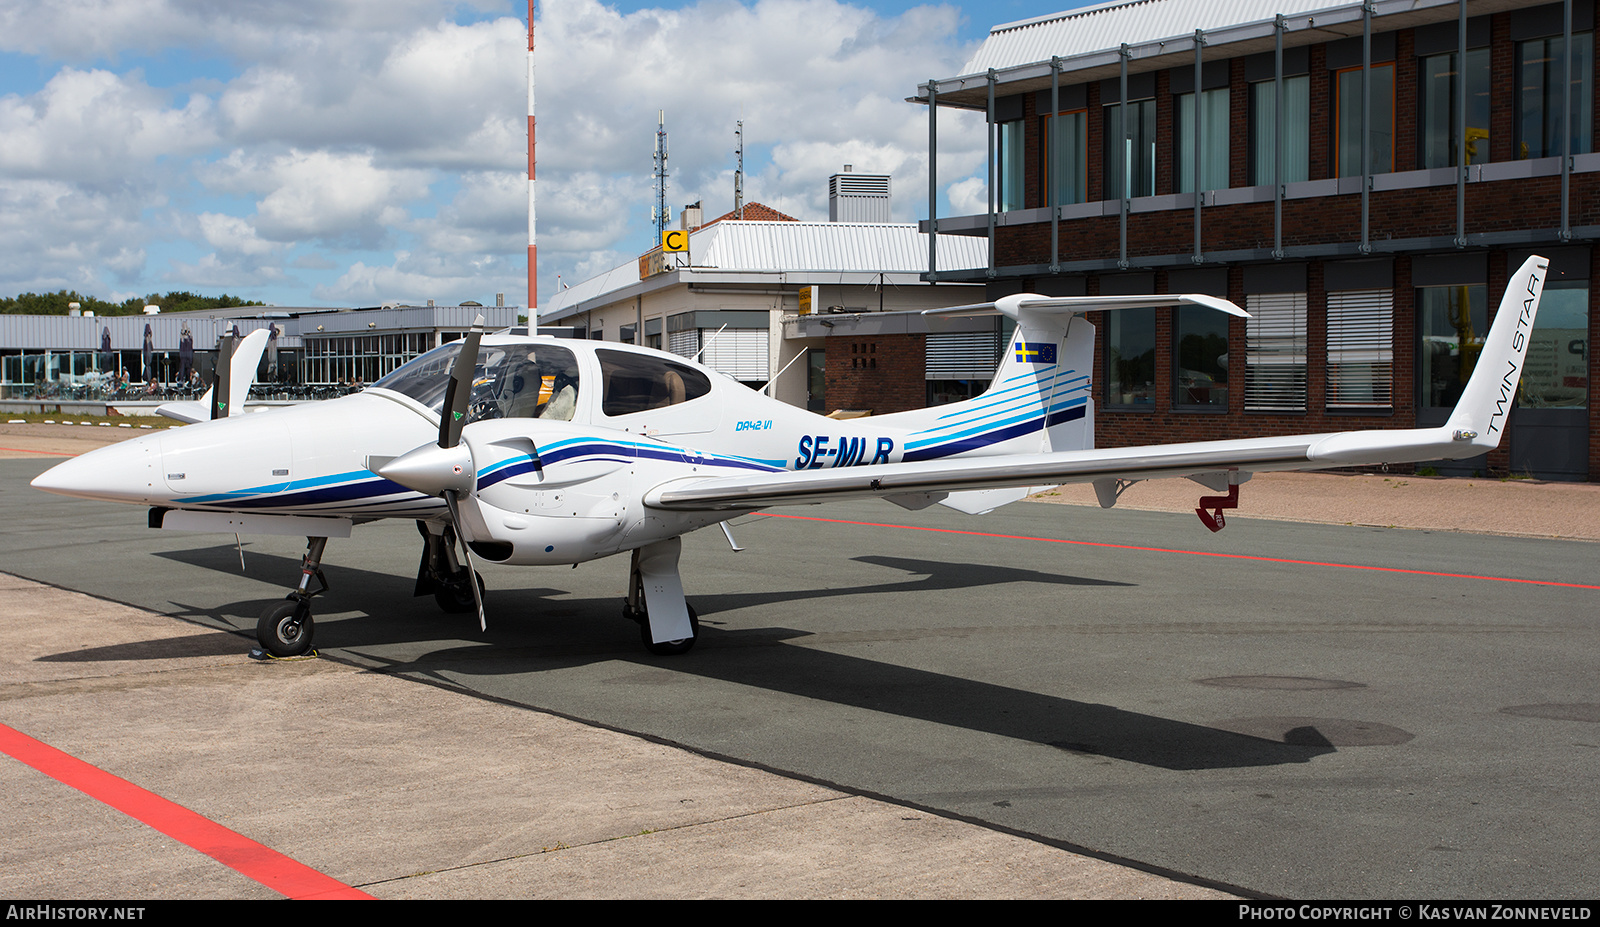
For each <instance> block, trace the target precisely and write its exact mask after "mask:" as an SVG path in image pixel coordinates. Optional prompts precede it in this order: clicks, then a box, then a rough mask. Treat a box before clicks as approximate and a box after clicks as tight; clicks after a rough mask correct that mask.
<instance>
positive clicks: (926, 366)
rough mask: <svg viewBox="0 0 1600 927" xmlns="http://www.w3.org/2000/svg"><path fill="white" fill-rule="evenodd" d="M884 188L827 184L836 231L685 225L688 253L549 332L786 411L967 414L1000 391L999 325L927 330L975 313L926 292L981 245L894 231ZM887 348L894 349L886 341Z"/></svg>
mask: <svg viewBox="0 0 1600 927" xmlns="http://www.w3.org/2000/svg"><path fill="white" fill-rule="evenodd" d="M889 203H890V178H889V177H888V176H886V175H881V174H864V173H856V172H854V171H851V170H850V169H849V167H848V166H847V167H846V170H845V171H844V172H842V173H839V174H835V175H834V176H833V177H832V178H830V180H829V217H830V221H828V222H801V221H798V220H796V219H795V218H793V217H792V216H786V215H783V214H782V213H779V212H777V211H776V210H773V209H771V208H769V207H766V206H763V205H761V204H758V203H751V204H748V205H746V206H744V208H743V210H742V211H743V218H742V219H741V218H740V217H739V211H738V210H735V211H734V212H729V213H728V214H726V215H723V216H719V217H717V218H715V219H712V220H710V221H709V222H702V221H701V217H700V207H699V206H698V205H695V206H690V207H687V208H685V209H684V211H683V214H682V222H681V225H680V230H682V231H685V232H687V235H686V236H684V238H685V239H686V248H687V250H685V251H682V252H670V251H663V250H662V249H660V248H657V249H655V250H652V251H651V252H649V253H647V254H645V255H643V256H641V257H640V258H639V259H638V260H637V261H630V262H628V263H626V264H623V265H620V266H618V267H616V268H614V269H612V270H611V271H609V272H607V273H605V274H602V275H600V276H598V277H594V278H592V279H590V280H586V281H584V282H583V283H580V284H578V285H576V286H573V287H570V288H568V289H564V290H560V291H558V292H557V293H556V294H555V296H554V297H553V298H550V299H548V300H547V301H546V302H545V304H544V305H543V306H542V307H541V313H540V325H541V326H545V325H559V326H570V327H572V328H573V329H574V330H575V331H576V332H577V333H578V336H579V337H587V338H591V339H599V340H605V341H621V342H626V343H629V344H641V345H644V346H646V347H653V348H659V349H661V350H665V351H670V352H672V353H675V354H680V355H683V356H685V357H698V358H699V359H700V361H701V362H702V363H704V364H706V365H708V366H710V367H713V368H715V369H717V370H720V371H722V372H723V373H725V374H727V375H729V376H731V377H733V378H735V379H737V380H739V381H741V382H743V383H745V384H747V385H749V386H751V387H753V388H757V389H762V388H767V387H768V386H769V384H770V394H771V395H772V396H774V397H775V398H777V399H780V400H782V401H784V402H788V403H791V404H793V405H798V406H801V407H803V408H809V409H812V410H815V411H821V412H833V411H837V410H849V411H855V412H877V413H884V412H894V411H901V410H903V409H914V408H922V407H923V406H926V405H928V404H930V403H931V402H939V401H946V400H948V399H949V398H965V396H967V395H970V394H971V393H972V392H973V391H974V390H977V391H981V390H982V388H983V387H984V386H987V385H988V382H989V379H990V377H992V376H993V375H994V370H995V367H996V364H997V363H998V359H999V353H1000V350H1001V348H1002V342H1003V339H1004V337H1005V334H1006V333H1005V332H1004V331H1003V330H1002V328H1001V326H1000V324H999V322H998V321H997V320H996V319H994V318H977V319H951V320H929V319H926V318H924V317H923V316H922V315H921V312H922V310H924V309H932V308H939V307H943V306H949V305H959V304H962V303H968V302H975V301H980V300H981V299H982V296H983V285H982V283H981V282H978V281H966V282H958V283H948V284H943V283H941V284H937V285H934V284H930V282H928V281H926V280H924V279H923V271H924V270H925V269H926V268H927V267H928V266H929V260H930V254H932V258H933V262H934V265H935V266H936V267H938V268H940V269H942V270H944V271H949V272H957V271H962V272H968V273H970V272H971V271H972V269H974V268H979V269H981V268H982V267H984V266H985V264H986V263H987V261H988V242H987V241H985V240H984V239H982V238H971V237H958V236H943V237H941V238H940V239H939V241H938V242H937V245H936V246H934V247H936V249H937V251H936V253H931V252H930V245H931V242H930V239H929V236H928V235H927V234H925V233H923V232H921V231H919V230H918V229H917V227H916V226H915V225H912V224H904V223H893V222H890V221H889ZM891 335H892V336H894V342H893V346H889V345H888V342H887V341H886V340H885V339H886V336H891Z"/></svg>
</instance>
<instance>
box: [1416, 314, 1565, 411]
mask: <svg viewBox="0 0 1600 927" xmlns="http://www.w3.org/2000/svg"><path fill="white" fill-rule="evenodd" d="M1541 314H1542V313H1541ZM1417 315H1418V322H1419V324H1418V326H1417V330H1418V333H1419V337H1420V338H1421V339H1422V347H1421V351H1420V352H1419V353H1420V357H1419V358H1418V364H1419V369H1418V371H1417V382H1418V384H1419V386H1420V387H1421V394H1422V395H1421V397H1420V398H1421V404H1422V406H1423V407H1424V408H1434V409H1452V408H1455V404H1456V401H1457V400H1459V399H1460V398H1461V391H1462V390H1463V389H1464V388H1466V385H1467V378H1468V377H1470V376H1472V371H1473V368H1474V367H1476V366H1477V364H1478V355H1479V353H1481V352H1482V351H1483V339H1484V337H1485V336H1487V335H1488V333H1489V297H1488V289H1487V288H1486V287H1484V286H1482V285H1478V286H1430V287H1423V288H1421V289H1419V290H1417Z"/></svg>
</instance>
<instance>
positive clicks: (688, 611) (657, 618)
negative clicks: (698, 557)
mask: <svg viewBox="0 0 1600 927" xmlns="http://www.w3.org/2000/svg"><path fill="white" fill-rule="evenodd" d="M682 551H683V539H682V538H668V539H667V540H665V541H657V542H656V543H654V544H648V545H646V546H644V547H640V548H637V549H635V550H634V552H633V562H632V564H631V565H630V566H629V568H628V597H627V599H625V600H623V603H622V617H624V618H626V619H628V620H629V621H634V622H637V623H638V624H639V639H640V640H641V641H642V642H643V643H644V648H645V649H646V650H648V651H650V652H651V653H653V654H655V655H656V656H658V657H674V656H677V655H679V654H684V653H688V652H689V650H690V648H692V647H694V642H695V641H696V640H698V639H699V638H700V616H699V615H697V614H695V610H694V606H692V605H690V604H689V603H688V602H686V601H684V598H683V581H682V580H681V579H680V578H679V577H678V555H679V554H680V553H682Z"/></svg>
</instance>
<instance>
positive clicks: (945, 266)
mask: <svg viewBox="0 0 1600 927" xmlns="http://www.w3.org/2000/svg"><path fill="white" fill-rule="evenodd" d="M689 260H690V263H689V264H688V265H687V266H683V267H679V268H677V269H676V270H672V271H668V272H666V273H662V274H657V275H656V276H654V277H649V278H646V279H644V280H640V279H639V262H638V260H637V259H634V260H631V261H629V262H628V263H626V264H621V265H618V266H617V267H614V268H612V269H611V270H609V271H606V272H605V273H603V274H600V275H599V276H596V277H591V278H590V279H588V280H585V281H583V282H582V283H580V284H578V285H576V286H572V287H568V288H566V289H563V290H560V291H558V292H557V293H556V295H555V296H554V297H553V298H551V299H549V300H548V301H546V302H545V304H544V306H542V307H541V308H540V312H539V315H540V318H541V319H545V320H551V319H558V318H563V317H566V316H569V315H572V314H573V313H576V312H581V311H583V310H585V309H588V308H594V306H595V304H593V303H591V301H592V300H603V301H604V302H611V301H614V300H615V299H619V298H623V297H624V296H627V295H632V293H631V292H625V291H633V292H645V291H648V290H654V289H657V288H660V287H665V286H672V285H675V284H687V283H695V282H704V281H706V280H708V279H710V278H714V279H715V281H716V282H718V283H733V284H738V283H750V284H753V285H754V284H759V285H762V286H769V287H770V286H772V285H773V284H775V283H782V284H787V285H795V286H798V285H802V284H813V283H838V282H840V279H839V278H840V276H841V275H844V274H851V275H875V274H898V275H905V276H906V277H907V278H908V279H907V282H912V283H914V282H919V280H920V275H921V274H922V273H923V272H924V271H925V270H927V266H928V236H927V234H925V233H923V232H919V231H917V227H916V226H915V225H909V224H886V223H845V222H739V221H733V220H727V221H722V222H717V223H715V224H712V225H708V226H705V227H704V228H701V229H698V230H696V231H694V232H692V233H690V236H689ZM988 263H989V243H988V240H987V239H984V238H973V237H967V236H955V235H940V236H939V237H938V264H939V268H938V269H940V270H971V269H973V268H978V267H986V266H988ZM586 304H588V305H586ZM602 304H603V303H602Z"/></svg>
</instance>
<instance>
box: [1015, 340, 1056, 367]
mask: <svg viewBox="0 0 1600 927" xmlns="http://www.w3.org/2000/svg"><path fill="white" fill-rule="evenodd" d="M1055 362H1056V346H1055V344H1053V343H1051V342H1048V341H1040V342H1029V341H1019V342H1017V363H1019V364H1054V363H1055Z"/></svg>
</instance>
